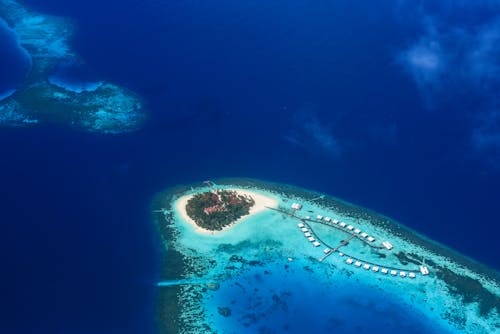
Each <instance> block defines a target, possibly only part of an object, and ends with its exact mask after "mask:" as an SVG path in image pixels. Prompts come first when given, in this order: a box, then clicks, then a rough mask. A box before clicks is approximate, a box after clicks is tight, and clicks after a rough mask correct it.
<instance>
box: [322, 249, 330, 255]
mask: <svg viewBox="0 0 500 334" xmlns="http://www.w3.org/2000/svg"><path fill="white" fill-rule="evenodd" d="M331 251H332V250H331V249H330V248H325V249H323V253H325V254H329V253H330V252H331Z"/></svg>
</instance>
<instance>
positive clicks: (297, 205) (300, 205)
mask: <svg viewBox="0 0 500 334" xmlns="http://www.w3.org/2000/svg"><path fill="white" fill-rule="evenodd" d="M292 209H293V210H297V211H298V210H300V209H302V204H299V203H293V204H292Z"/></svg>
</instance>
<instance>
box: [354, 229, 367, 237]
mask: <svg viewBox="0 0 500 334" xmlns="http://www.w3.org/2000/svg"><path fill="white" fill-rule="evenodd" d="M360 232H361V230H360V229H359V228H357V229H355V230H354V233H356V234H359V233H360ZM365 234H366V233H365ZM361 236H363V235H361Z"/></svg>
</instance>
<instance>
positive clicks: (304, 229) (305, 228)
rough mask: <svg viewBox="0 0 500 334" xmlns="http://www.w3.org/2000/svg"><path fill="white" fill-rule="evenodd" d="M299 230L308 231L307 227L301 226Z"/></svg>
mask: <svg viewBox="0 0 500 334" xmlns="http://www.w3.org/2000/svg"><path fill="white" fill-rule="evenodd" d="M300 230H301V231H302V232H307V231H309V230H308V229H307V227H303V228H301V229H300Z"/></svg>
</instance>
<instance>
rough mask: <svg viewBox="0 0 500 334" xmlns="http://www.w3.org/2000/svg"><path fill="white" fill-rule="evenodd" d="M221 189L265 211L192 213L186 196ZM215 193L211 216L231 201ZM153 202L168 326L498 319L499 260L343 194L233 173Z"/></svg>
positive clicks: (456, 329)
mask: <svg viewBox="0 0 500 334" xmlns="http://www.w3.org/2000/svg"><path fill="white" fill-rule="evenodd" d="M220 191H238V192H245V193H246V194H247V195H248V199H249V200H250V199H251V200H254V201H255V203H256V204H257V203H259V210H255V211H253V212H252V211H250V212H249V213H248V214H246V215H244V216H243V217H240V218H239V219H237V220H236V221H235V222H234V223H232V224H230V227H229V228H225V227H224V228H221V229H220V230H217V231H203V230H202V229H200V226H199V225H197V224H196V222H195V223H193V221H192V219H190V217H189V215H186V212H187V211H186V206H187V201H188V200H187V199H189V198H193V196H196V195H197V194H206V193H212V194H214V193H218V192H220ZM263 203H265V205H264V204H263ZM205 204H207V208H212V209H208V210H205V209H206V208H205V207H202V206H200V207H198V212H199V213H201V214H202V215H203V214H205V215H207V217H208V216H209V215H211V214H213V212H221V211H220V210H221V209H220V208H219V207H218V206H217V205H218V204H217V203H215V204H214V203H211V204H210V203H208V202H207V203H205ZM208 204H210V206H208ZM214 208H215V209H214ZM217 208H219V209H217ZM153 213H154V217H155V221H156V224H157V227H158V230H159V232H160V235H161V237H162V240H163V243H164V245H165V266H164V273H163V277H162V279H161V282H160V283H159V284H158V285H159V286H158V307H157V320H158V323H159V326H160V328H161V330H162V332H164V333H172V332H178V333H201V332H203V333H233V332H234V333H256V332H262V333H281V332H287V333H304V332H305V331H316V332H339V333H350V332H356V331H365V332H367V333H369V332H374V331H375V332H380V331H381V330H384V331H388V332H390V331H392V330H401V328H405V329H406V332H408V333H484V334H486V333H494V332H495V331H498V328H500V321H499V312H500V310H499V308H500V279H499V275H498V273H497V272H496V271H494V270H491V269H489V268H487V267H485V266H483V265H481V264H478V263H476V262H473V261H472V260H470V259H468V258H466V257H463V256H461V255H460V254H457V253H456V252H454V251H451V250H450V249H448V248H445V247H443V246H441V245H439V244H438V243H436V242H433V241H431V240H428V239H426V238H424V237H422V236H420V235H418V234H417V233H415V232H413V231H411V230H409V229H407V228H405V227H404V226H402V225H401V224H398V223H396V222H394V221H392V220H390V219H388V218H387V217H384V216H381V215H379V214H377V213H374V212H371V211H369V210H367V209H364V208H360V207H358V206H355V205H352V204H349V203H346V202H344V201H341V200H339V199H335V198H333V197H328V196H325V195H323V194H318V193H315V192H311V191H307V190H304V189H300V188H296V187H292V186H288V185H281V184H273V183H266V182H261V181H257V180H248V179H223V180H217V181H215V182H205V183H202V184H199V185H190V186H181V187H177V188H174V189H169V190H167V191H165V192H162V193H160V194H158V195H157V196H156V197H155V200H154V202H153ZM202 218H203V217H202ZM205 282H211V283H213V284H216V286H217V288H216V289H211V288H207V285H206V284H204V283H205ZM198 283H202V284H198Z"/></svg>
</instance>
